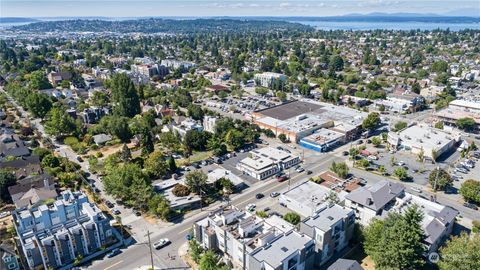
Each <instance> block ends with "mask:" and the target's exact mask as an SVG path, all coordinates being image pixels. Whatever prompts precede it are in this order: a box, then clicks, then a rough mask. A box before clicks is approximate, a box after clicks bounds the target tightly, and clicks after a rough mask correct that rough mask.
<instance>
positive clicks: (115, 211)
mask: <svg viewBox="0 0 480 270" xmlns="http://www.w3.org/2000/svg"><path fill="white" fill-rule="evenodd" d="M112 213H113V214H114V215H120V210H118V209H113V211H112Z"/></svg>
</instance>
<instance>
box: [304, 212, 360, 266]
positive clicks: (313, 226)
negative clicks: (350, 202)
mask: <svg viewBox="0 0 480 270" xmlns="http://www.w3.org/2000/svg"><path fill="white" fill-rule="evenodd" d="M354 226H355V213H354V211H353V210H352V209H350V208H345V207H342V206H339V205H337V204H333V203H330V204H328V205H324V206H323V207H322V208H320V209H319V210H318V211H317V212H316V213H315V214H314V215H313V216H311V217H308V218H306V219H305V220H303V221H302V222H301V223H300V232H302V233H304V234H306V235H308V236H310V237H312V238H313V239H314V241H315V265H316V266H321V265H323V264H324V263H326V262H327V261H328V260H329V259H330V258H332V256H333V255H334V254H335V253H337V252H340V251H341V250H343V249H344V248H345V247H346V246H347V245H348V243H349V242H350V240H351V239H352V236H353V230H354Z"/></svg>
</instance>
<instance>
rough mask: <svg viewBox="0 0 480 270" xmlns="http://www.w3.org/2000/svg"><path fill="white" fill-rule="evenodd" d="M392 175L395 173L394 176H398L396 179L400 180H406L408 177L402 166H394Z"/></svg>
mask: <svg viewBox="0 0 480 270" xmlns="http://www.w3.org/2000/svg"><path fill="white" fill-rule="evenodd" d="M393 175H395V176H396V177H398V179H399V180H400V181H405V180H408V178H409V177H410V176H408V172H407V170H405V169H404V168H402V167H400V168H396V169H395V170H394V171H393Z"/></svg>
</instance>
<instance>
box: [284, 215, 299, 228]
mask: <svg viewBox="0 0 480 270" xmlns="http://www.w3.org/2000/svg"><path fill="white" fill-rule="evenodd" d="M283 219H284V220H285V221H287V222H289V223H291V224H293V225H297V224H298V223H300V215H298V214H297V213H295V212H288V213H286V214H285V216H283Z"/></svg>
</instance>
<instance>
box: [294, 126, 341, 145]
mask: <svg viewBox="0 0 480 270" xmlns="http://www.w3.org/2000/svg"><path fill="white" fill-rule="evenodd" d="M344 136H345V134H343V133H340V132H338V131H335V130H331V129H326V128H321V129H319V130H317V131H316V132H315V133H313V134H312V135H309V136H307V137H304V138H302V141H307V142H311V143H315V144H325V143H329V142H331V141H335V140H338V139H340V138H342V137H344Z"/></svg>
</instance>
